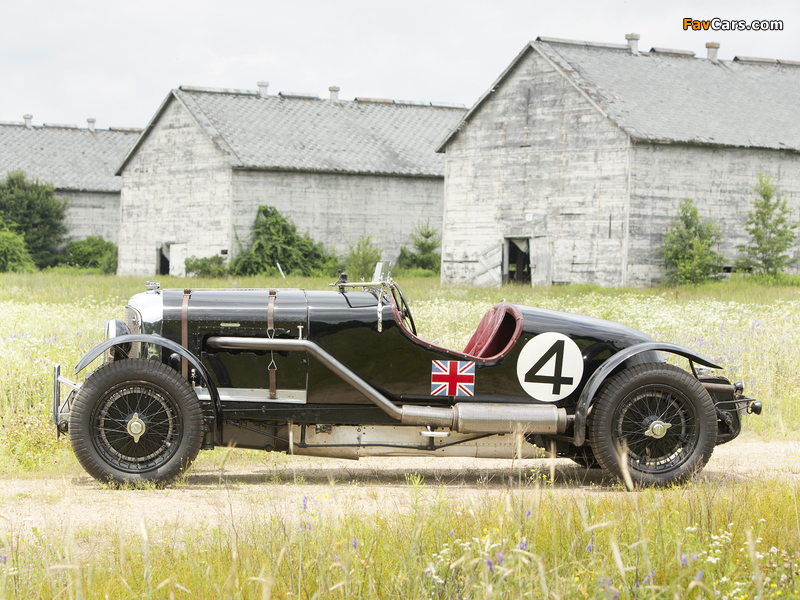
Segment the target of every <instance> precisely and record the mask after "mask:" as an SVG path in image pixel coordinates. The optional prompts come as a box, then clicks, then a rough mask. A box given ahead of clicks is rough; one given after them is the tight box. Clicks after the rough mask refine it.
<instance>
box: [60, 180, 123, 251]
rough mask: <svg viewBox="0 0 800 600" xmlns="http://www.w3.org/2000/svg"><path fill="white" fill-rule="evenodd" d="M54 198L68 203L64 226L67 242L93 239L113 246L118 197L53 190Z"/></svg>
mask: <svg viewBox="0 0 800 600" xmlns="http://www.w3.org/2000/svg"><path fill="white" fill-rule="evenodd" d="M56 196H57V197H58V198H61V199H67V200H68V204H67V212H66V214H65V216H64V224H65V225H66V226H67V229H68V230H69V234H68V235H69V238H70V240H72V241H77V240H83V239H86V238H87V237H89V236H90V235H94V236H100V237H102V238H103V239H105V240H108V241H109V242H114V243H115V244H116V243H117V241H118V238H119V193H114V192H76V191H66V190H56Z"/></svg>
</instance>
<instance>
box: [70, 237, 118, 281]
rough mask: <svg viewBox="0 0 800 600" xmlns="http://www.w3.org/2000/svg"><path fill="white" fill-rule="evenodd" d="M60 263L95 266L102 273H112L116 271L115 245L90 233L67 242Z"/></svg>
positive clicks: (82, 266) (84, 267)
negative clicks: (81, 238)
mask: <svg viewBox="0 0 800 600" xmlns="http://www.w3.org/2000/svg"><path fill="white" fill-rule="evenodd" d="M62 263H63V264H65V265H68V266H73V267H79V268H81V269H91V268H97V269H100V272H101V273H103V274H104V275H113V274H115V273H116V272H117V245H116V244H115V243H114V242H109V241H107V240H104V239H103V238H102V237H99V236H94V235H90V236H89V237H87V238H86V239H84V240H78V241H77V242H70V243H69V244H67V247H66V248H65V250H64V255H63V258H62Z"/></svg>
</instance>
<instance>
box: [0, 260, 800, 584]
mask: <svg viewBox="0 0 800 600" xmlns="http://www.w3.org/2000/svg"><path fill="white" fill-rule="evenodd" d="M328 283H329V281H328V280H322V279H311V280H309V279H298V278H290V279H287V280H286V281H285V282H284V281H275V280H259V279H249V278H248V279H237V280H232V281H227V280H223V281H220V280H209V281H202V280H191V281H190V282H188V283H187V282H186V281H185V280H177V279H175V280H172V279H170V278H162V286H163V287H177V288H182V287H185V286H187V285H191V286H192V287H195V288H198V287H270V286H273V287H274V286H278V287H304V288H309V289H323V288H327V284H328ZM400 283H401V284H402V286H403V290H404V292H405V294H406V297H407V298H408V299H409V301H410V304H411V308H412V310H413V312H414V316H415V319H416V321H417V327H418V329H419V330H420V332H421V333H422V334H423V335H425V336H426V337H428V338H429V339H432V340H436V341H437V342H438V343H440V344H443V345H445V346H449V347H453V348H461V347H463V345H464V344H465V343H466V341H467V340H468V338H469V336H470V335H471V333H472V330H473V329H474V327H475V326H476V325H477V323H478V321H479V320H480V317H481V316H482V315H483V313H484V312H485V311H486V310H487V309H488V308H489V307H490V306H491V305H492V304H494V303H495V302H497V301H499V300H502V299H507V300H509V301H512V302H517V303H521V304H530V305H535V306H541V307H544V308H552V309H557V310H565V311H569V312H575V313H581V314H587V315H591V316H596V317H601V318H605V319H610V320H613V321H618V322H621V323H624V324H627V325H630V326H632V327H635V328H637V329H640V330H642V331H644V332H646V333H648V334H650V335H652V336H653V337H654V338H656V339H658V340H661V341H668V342H675V343H678V344H681V345H685V346H688V347H690V348H693V349H695V350H697V351H699V352H700V353H702V354H705V355H706V356H708V357H709V358H711V359H712V360H716V361H718V362H720V363H721V364H723V365H724V366H725V369H726V375H727V376H728V377H730V378H731V379H741V380H743V381H744V382H745V386H746V391H747V393H748V395H751V396H754V397H756V398H759V399H760V400H762V401H763V403H764V413H763V414H762V415H761V417H757V418H748V419H747V420H746V423H745V429H746V431H747V435H748V436H750V437H752V438H758V437H761V438H763V439H783V440H790V441H794V442H796V441H797V440H798V435H797V431H798V428H799V427H800V402H798V399H797V397H796V390H798V389H800V373H799V372H798V369H797V366H798V365H799V364H800V348H799V347H798V340H800V335H798V334H800V288H794V287H780V286H760V285H755V284H753V283H751V282H748V281H746V280H733V281H727V282H721V283H715V284H709V285H707V286H703V287H699V288H693V289H683V288H661V289H653V290H624V289H603V288H596V287H590V286H572V287H554V288H534V289H532V288H529V287H521V286H508V287H503V288H494V289H477V288H468V287H450V288H440V287H439V284H438V281H437V280H435V279H414V280H410V281H407V282H406V281H402V280H401V281H400ZM0 290H1V292H0V472H1V473H2V477H3V478H5V479H9V478H19V477H23V478H31V477H32V478H45V477H51V476H53V475H54V474H57V473H63V472H67V473H76V472H77V469H78V467H77V466H76V464H75V461H74V459H73V458H72V457H71V452H70V450H69V448H68V445H67V444H66V443H65V440H64V438H62V439H61V440H60V441H58V442H57V441H56V439H55V434H54V430H53V428H52V426H51V425H50V424H49V418H50V410H51V406H50V401H51V385H52V383H51V378H52V365H53V364H54V363H60V364H62V365H64V367H65V369H66V370H67V371H68V372H69V370H70V369H71V368H72V366H74V365H75V363H76V362H77V360H78V359H79V357H80V356H81V355H82V354H83V353H84V352H85V351H86V350H88V349H89V348H91V347H92V346H93V345H95V344H96V343H98V342H99V341H101V338H102V323H103V321H104V319H106V318H108V317H113V316H116V317H120V316H121V315H122V309H123V307H124V304H125V301H126V300H127V299H128V298H129V297H130V296H131V295H132V294H134V293H137V292H139V291H142V290H143V281H142V280H140V279H138V278H135V279H134V278H117V277H103V276H84V275H78V274H63V273H62V274H28V275H0ZM733 443H736V442H733ZM219 452H221V451H218V452H215V453H207V456H201V459H200V464H203V461H213V460H220V454H219ZM798 453H799V454H800V448H799V449H798ZM236 454H237V455H238V458H237V459H236V460H238V461H243V462H244V463H246V462H247V461H248V460H259V459H257V458H253V459H250V458H248V457H249V456H251V455H250V454H248V453H236ZM223 460H224V459H223ZM799 464H800V463H799ZM790 475H791V474H790ZM795 475H796V473H795ZM550 483H552V482H550ZM220 485H222V483H221V484H220ZM336 489H337V486H336V484H331V489H330V492H329V494H330V498H331V499H332V500H331V502H332V503H333V499H335V497H336ZM405 489H406V494H407V500H408V501H407V503H406V505H407V507H408V508H407V510H404V511H400V512H396V511H386V512H378V513H377V514H374V515H369V516H364V515H362V514H360V513H359V512H358V511H357V510H355V509H352V508H348V507H347V506H346V505H344V504H340V505H336V506H335V508H334V509H331V510H324V507H323V506H321V505H320V503H317V502H316V501H315V502H309V501H308V500H307V499H306V500H303V499H302V498H303V496H302V494H301V492H298V499H297V502H296V503H295V504H294V505H293V506H287V507H285V509H286V510H285V512H283V513H277V512H274V511H272V512H270V511H265V512H264V513H263V515H262V516H261V517H260V518H258V519H255V520H253V519H250V520H247V521H246V522H239V523H235V524H233V525H232V526H231V527H229V528H207V527H202V526H199V525H198V526H197V527H196V528H195V529H191V528H190V529H189V530H188V531H184V532H182V535H181V536H179V537H174V538H171V541H168V542H166V543H165V542H164V539H167V538H165V537H164V536H163V535H161V534H159V535H158V536H155V532H152V531H149V530H148V527H147V525H146V524H145V523H128V524H126V525H127V526H126V527H123V528H118V527H115V528H112V527H110V526H108V527H101V526H99V525H98V526H93V527H90V528H88V529H81V530H73V529H70V528H69V527H67V526H64V527H61V528H59V527H54V528H48V529H47V530H42V531H37V532H36V533H35V534H34V538H33V539H30V536H31V534H30V533H28V534H25V535H27V536H28V537H23V533H22V530H21V529H20V528H19V527H18V524H16V523H13V522H12V521H10V520H8V519H7V518H6V519H5V520H2V519H0V521H1V522H3V523H4V525H3V526H0V531H3V532H4V534H3V535H4V537H3V549H2V550H0V598H6V597H8V598H32V597H43V598H51V597H64V598H103V597H109V598H120V597H124V598H141V597H146V598H151V597H152V598H169V597H186V598H267V597H281V598H284V597H286V598H288V597H292V598H313V597H335V598H340V597H341V598H360V597H368V598H373V597H374V598H401V597H402V598H494V597H497V598H546V597H553V598H584V597H587V598H609V599H610V598H616V597H619V598H640V597H642V598H643V597H647V598H673V597H678V598H684V597H708V598H714V597H717V598H725V597H727V598H753V597H756V596H758V597H760V598H767V597H776V598H777V597H784V598H785V597H798V591H797V590H798V588H800V581H799V580H798V578H799V577H800V575H798V562H799V561H800V557H799V556H798V553H799V552H800V517H798V514H799V512H798V498H797V494H798V484H797V479H796V477H791V476H787V477H786V478H785V480H781V479H777V480H776V479H768V480H764V481H761V480H757V481H744V482H738V483H733V482H727V483H725V484H724V485H721V486H716V485H713V484H711V483H710V482H708V481H703V480H700V481H698V482H695V483H692V484H689V485H686V486H684V487H680V488H672V489H667V490H643V491H639V492H635V493H630V494H629V493H624V492H622V491H621V490H620V489H619V488H611V493H609V494H606V495H602V496H600V497H592V498H589V499H587V498H585V497H581V496H580V495H578V496H575V497H565V496H563V495H560V494H556V493H554V490H553V489H551V488H550V487H549V484H548V481H547V478H545V479H544V480H542V479H541V478H534V479H530V478H529V479H525V478H522V477H520V478H517V480H516V484H515V485H513V486H509V487H508V489H507V490H505V491H504V492H503V493H502V494H500V495H491V496H488V495H487V496H486V497H481V496H480V495H477V496H474V497H473V496H471V497H469V498H460V497H458V498H453V497H450V496H448V495H447V494H442V490H441V489H439V488H438V486H436V485H434V484H431V483H429V482H425V481H423V480H421V479H420V478H418V477H415V476H414V475H413V474H409V477H408V478H407V480H406V482H405ZM164 493H166V492H164ZM322 504H324V503H322ZM0 517H4V515H3V510H2V507H0ZM156 538H158V539H156Z"/></svg>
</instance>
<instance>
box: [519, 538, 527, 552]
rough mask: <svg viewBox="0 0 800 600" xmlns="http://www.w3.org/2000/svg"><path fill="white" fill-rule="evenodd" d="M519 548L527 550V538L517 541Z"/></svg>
mask: <svg viewBox="0 0 800 600" xmlns="http://www.w3.org/2000/svg"><path fill="white" fill-rule="evenodd" d="M519 549H520V550H527V549H528V538H523V539H522V541H521V542H520V543H519Z"/></svg>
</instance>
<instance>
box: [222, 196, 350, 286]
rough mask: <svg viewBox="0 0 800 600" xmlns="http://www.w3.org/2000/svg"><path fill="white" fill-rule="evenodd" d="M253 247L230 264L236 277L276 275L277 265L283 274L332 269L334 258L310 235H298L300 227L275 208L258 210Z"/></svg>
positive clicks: (306, 273)
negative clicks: (260, 274)
mask: <svg viewBox="0 0 800 600" xmlns="http://www.w3.org/2000/svg"><path fill="white" fill-rule="evenodd" d="M251 239H252V244H251V245H250V247H249V248H247V249H246V250H244V251H243V252H241V253H239V255H238V256H237V257H236V258H234V259H233V261H232V262H231V268H230V272H231V274H233V275H257V274H259V273H274V272H275V271H276V270H277V264H280V265H281V269H283V272H284V273H287V274H288V273H300V274H302V275H306V276H308V275H312V274H313V273H314V272H316V271H320V270H323V269H326V268H328V267H331V270H335V269H334V268H333V263H334V258H333V257H332V256H331V255H330V254H328V253H327V252H326V251H325V247H324V246H323V245H322V244H321V243H319V242H315V241H314V240H312V239H311V238H310V237H309V236H308V234H305V235H302V236H301V235H298V233H297V226H296V225H295V224H294V223H291V222H289V221H287V220H286V218H284V217H283V216H282V215H281V214H280V213H279V212H278V210H277V209H276V208H275V207H274V206H259V207H258V212H257V213H256V220H255V222H254V223H253V233H252V236H251Z"/></svg>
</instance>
